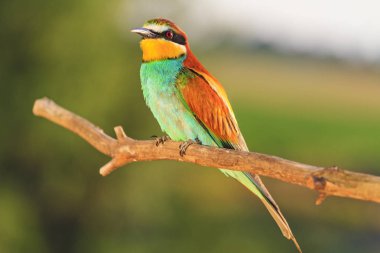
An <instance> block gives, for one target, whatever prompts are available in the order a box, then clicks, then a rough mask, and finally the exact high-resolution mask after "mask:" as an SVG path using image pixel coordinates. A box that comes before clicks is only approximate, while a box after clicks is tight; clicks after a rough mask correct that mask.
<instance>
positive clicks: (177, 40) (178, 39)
mask: <svg viewBox="0 0 380 253" xmlns="http://www.w3.org/2000/svg"><path fill="white" fill-rule="evenodd" d="M168 31H172V32H173V38H172V39H168V38H167V37H166V33H167V32H168ZM152 32H153V33H154V34H156V35H157V36H158V37H160V38H164V39H166V40H170V41H173V42H175V43H178V44H181V45H186V39H185V37H183V36H182V35H180V34H178V33H176V32H174V31H173V30H166V31H163V32H162V33H157V32H154V31H152Z"/></svg>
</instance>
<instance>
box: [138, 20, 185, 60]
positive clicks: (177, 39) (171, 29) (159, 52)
mask: <svg viewBox="0 0 380 253" xmlns="http://www.w3.org/2000/svg"><path fill="white" fill-rule="evenodd" d="M131 32H134V33H137V34H139V35H141V36H142V40H141V42H140V46H141V49H142V51H143V61H144V62H150V61H158V60H165V59H176V58H179V57H182V56H185V55H186V54H187V50H188V43H187V36H186V34H185V33H184V32H183V31H182V30H181V29H180V28H179V27H178V26H177V25H176V24H174V23H173V22H171V21H170V20H167V19H163V18H157V19H152V20H148V21H147V22H145V24H144V25H143V27H141V28H136V29H132V30H131Z"/></svg>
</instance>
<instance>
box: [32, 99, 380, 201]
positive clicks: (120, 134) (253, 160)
mask: <svg viewBox="0 0 380 253" xmlns="http://www.w3.org/2000/svg"><path fill="white" fill-rule="evenodd" d="M33 113H34V114H35V115H37V116H40V117H44V118H46V119H48V120H50V121H52V122H54V123H56V124H58V125H60V126H62V127H65V128H67V129H69V130H70V131H72V132H74V133H76V134H78V135H79V136H80V137H82V138H83V139H85V140H86V141H87V142H88V143H90V144H91V145H92V146H93V147H95V148H96V149H97V150H98V151H100V152H101V153H103V154H105V155H108V156H110V157H112V160H111V161H110V162H109V163H107V164H106V165H104V166H103V167H102V168H101V169H100V174H101V175H102V176H106V175H108V174H110V173H111V172H112V171H114V170H115V169H117V168H119V167H121V166H123V165H125V164H128V163H131V162H137V161H152V160H175V161H181V162H190V163H196V164H199V165H202V166H209V167H214V168H225V169H230V170H240V171H248V172H250V173H254V174H258V175H262V176H267V177H272V178H275V179H279V180H281V181H284V182H288V183H291V184H296V185H300V186H303V187H307V188H309V189H312V190H316V191H318V192H319V197H318V198H317V201H316V204H321V203H322V201H323V200H324V199H326V197H327V196H330V195H333V196H340V197H347V198H354V199H360V200H366V201H373V202H377V203H380V177H378V176H373V175H368V174H363V173H356V172H350V171H347V170H343V169H339V168H338V167H330V168H323V167H318V166H312V165H307V164H302V163H298V162H293V161H289V160H286V159H283V158H280V157H275V156H270V155H265V154H260V153H256V152H244V151H237V150H230V149H222V148H215V147H208V146H202V145H198V144H194V145H191V146H190V147H189V148H188V149H187V151H186V155H185V156H183V157H182V156H180V155H179V148H178V147H179V145H180V144H181V143H180V142H174V141H166V142H165V143H164V144H161V145H158V146H157V145H156V141H155V140H146V141H138V140H134V139H132V138H130V137H128V136H127V135H126V134H125V133H124V131H123V129H122V127H120V126H118V127H115V132H116V139H114V138H112V137H110V136H108V135H106V134H105V133H104V132H103V130H102V129H100V128H98V127H96V126H95V125H93V124H92V123H90V122H89V121H87V120H86V119H84V118H82V117H80V116H78V115H75V114H74V113H72V112H70V111H68V110H66V109H64V108H62V107H60V106H58V105H57V104H55V103H54V102H53V101H51V100H49V99H48V98H42V99H38V100H36V101H35V103H34V107H33Z"/></svg>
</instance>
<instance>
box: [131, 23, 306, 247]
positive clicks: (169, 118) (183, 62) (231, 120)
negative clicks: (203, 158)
mask: <svg viewBox="0 0 380 253" xmlns="http://www.w3.org/2000/svg"><path fill="white" fill-rule="evenodd" d="M132 32H134V33H137V34H139V35H141V36H142V40H141V42H140V47H141V49H142V53H143V56H142V64H141V69H140V78H141V85H142V90H143V95H144V98H145V101H146V104H147V105H148V107H149V108H150V110H151V111H152V113H153V115H154V117H155V118H156V120H157V121H158V123H159V125H160V126H161V129H162V130H163V131H164V132H166V133H167V134H168V135H169V137H170V138H171V139H172V140H175V141H188V140H193V141H195V140H197V141H198V142H201V143H202V144H203V145H209V146H217V147H222V148H228V149H236V150H244V151H248V148H247V145H246V143H245V141H244V138H243V135H242V133H241V132H240V130H239V126H238V123H237V121H236V118H235V115H234V113H233V111H232V107H231V104H230V102H229V101H228V98H227V94H226V92H225V91H224V89H223V87H222V85H221V84H220V83H219V82H218V81H217V80H216V78H215V77H213V76H212V75H211V74H210V73H209V72H208V71H207V70H206V68H205V67H203V65H202V64H201V63H200V62H199V61H198V60H197V58H196V57H195V56H194V54H193V53H192V52H191V50H190V46H189V42H188V39H187V36H186V34H185V33H184V32H183V31H182V30H181V29H180V28H179V27H178V26H177V25H175V24H174V23H173V22H171V21H169V20H167V19H162V18H158V19H152V20H149V21H147V22H146V23H145V24H144V25H143V27H142V28H136V29H133V30H132ZM221 171H222V172H223V173H224V174H225V175H227V176H230V177H233V178H235V179H236V180H237V181H239V182H240V183H242V184H243V185H244V186H245V187H247V188H248V189H249V190H250V191H251V192H253V193H254V194H255V195H256V196H258V197H259V199H260V200H261V201H262V202H263V203H264V205H265V207H266V208H267V209H268V211H269V213H270V214H271V215H272V217H273V218H274V220H275V221H276V223H277V224H278V226H279V227H280V229H281V231H282V233H283V235H284V236H285V237H286V238H288V239H291V240H293V242H294V243H295V245H296V247H297V248H298V250H299V251H300V252H301V249H300V247H299V246H298V243H297V241H296V239H295V237H294V235H293V233H292V231H291V229H290V227H289V225H288V223H287V221H286V219H285V218H284V216H283V215H282V213H281V211H280V208H279V207H278V205H277V204H276V202H275V201H274V200H273V198H272V196H271V195H270V194H269V192H268V190H267V189H266V188H265V186H264V184H263V183H262V181H261V179H260V178H259V176H257V175H254V174H250V173H248V172H242V171H231V170H225V169H221Z"/></svg>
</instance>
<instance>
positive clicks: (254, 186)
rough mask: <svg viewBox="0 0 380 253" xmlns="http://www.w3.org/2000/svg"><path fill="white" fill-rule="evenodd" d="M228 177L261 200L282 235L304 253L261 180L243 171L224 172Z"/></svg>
mask: <svg viewBox="0 0 380 253" xmlns="http://www.w3.org/2000/svg"><path fill="white" fill-rule="evenodd" d="M222 172H223V173H224V174H226V175H227V176H231V177H233V178H235V179H236V180H238V181H239V182H240V183H241V184H243V185H244V186H245V187H246V188H248V189H249V190H250V191H251V192H253V193H254V194H255V195H256V196H258V197H259V199H260V200H261V201H262V202H263V204H264V205H265V207H266V208H267V209H268V211H269V213H270V214H271V215H272V217H273V219H274V220H275V221H276V223H277V225H278V226H279V228H280V229H281V232H282V234H283V235H284V236H285V237H286V238H287V239H289V240H292V241H293V242H294V244H295V246H296V247H297V249H298V251H299V252H300V253H302V250H301V248H300V246H299V244H298V242H297V240H296V238H295V237H294V235H293V233H292V230H291V229H290V227H289V224H288V222H287V221H286V219H285V217H284V216H283V215H282V213H281V210H280V208H279V207H278V205H277V204H276V202H275V201H274V200H273V198H272V196H271V195H270V194H269V192H268V190H267V189H266V187H265V185H264V184H263V183H262V181H261V179H260V177H259V176H257V175H251V174H249V173H248V172H242V171H231V170H222Z"/></svg>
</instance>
